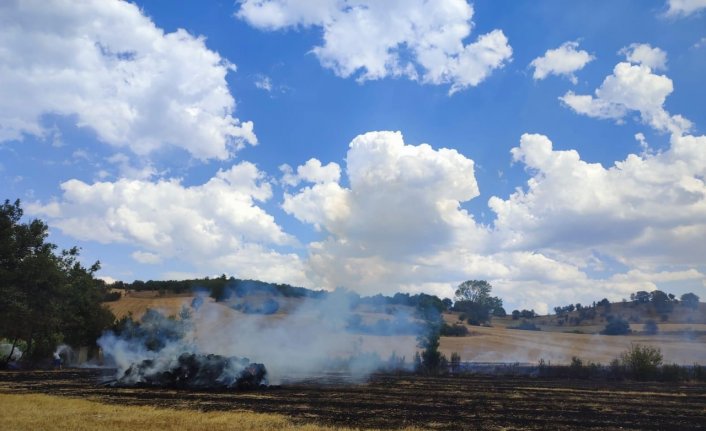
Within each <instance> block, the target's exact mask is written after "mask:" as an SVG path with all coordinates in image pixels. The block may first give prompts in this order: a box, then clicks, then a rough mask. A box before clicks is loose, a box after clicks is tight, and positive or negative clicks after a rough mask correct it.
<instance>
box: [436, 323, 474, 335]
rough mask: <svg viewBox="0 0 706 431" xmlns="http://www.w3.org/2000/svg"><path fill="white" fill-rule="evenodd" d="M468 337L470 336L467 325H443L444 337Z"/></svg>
mask: <svg viewBox="0 0 706 431" xmlns="http://www.w3.org/2000/svg"><path fill="white" fill-rule="evenodd" d="M466 335H468V328H466V325H449V324H448V323H444V324H443V325H441V336H442V337H464V336H466Z"/></svg>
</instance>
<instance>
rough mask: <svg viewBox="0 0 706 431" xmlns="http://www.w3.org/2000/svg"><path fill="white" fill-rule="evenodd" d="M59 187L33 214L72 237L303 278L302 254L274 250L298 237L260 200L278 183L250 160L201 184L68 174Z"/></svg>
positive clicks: (268, 275) (262, 274)
mask: <svg viewBox="0 0 706 431" xmlns="http://www.w3.org/2000/svg"><path fill="white" fill-rule="evenodd" d="M61 189H62V191H63V193H62V195H61V197H60V199H58V200H56V201H53V202H49V203H46V204H39V203H35V204H30V205H28V206H27V212H28V213H30V214H34V215H40V216H43V217H47V218H48V219H49V223H50V224H51V225H52V226H55V227H56V228H58V229H60V230H61V231H62V232H63V233H64V234H66V235H69V236H71V237H73V238H76V239H80V240H86V241H96V242H99V243H103V244H111V243H122V244H129V245H133V246H135V247H137V248H139V250H137V251H135V252H134V253H133V254H132V257H133V258H134V259H135V260H136V261H138V262H141V263H147V264H153V263H158V262H160V261H168V260H171V261H172V262H187V263H189V264H192V265H195V266H196V267H198V268H199V269H200V270H201V271H209V273H210V272H213V273H216V272H223V271H229V272H231V273H233V274H236V275H238V276H240V277H254V278H261V279H268V280H271V281H279V282H290V283H304V282H305V278H304V276H303V269H302V266H301V262H299V259H298V257H297V256H296V255H295V254H282V253H279V252H276V251H275V250H274V249H273V247H276V246H283V245H289V244H294V243H295V242H296V241H295V239H294V238H293V237H291V236H290V235H288V234H286V233H285V232H284V231H283V230H282V228H281V227H280V226H279V225H278V224H277V223H276V222H275V220H274V218H273V217H272V216H271V215H270V214H268V213H267V212H265V211H264V210H263V209H262V208H260V207H259V206H258V205H257V202H265V201H267V200H269V199H270V198H271V197H272V188H271V185H270V183H269V182H268V181H267V180H266V178H265V175H264V174H263V173H262V172H261V171H259V170H258V169H257V168H256V167H255V165H253V164H252V163H249V162H241V163H239V164H237V165H234V166H232V167H231V168H230V169H227V170H220V171H218V173H217V174H216V175H215V176H214V177H213V178H211V179H210V180H208V181H207V182H206V183H204V184H201V185H195V186H184V185H183V184H181V182H180V181H179V180H178V179H163V180H159V181H156V182H150V181H147V180H129V179H120V180H117V181H115V182H96V183H94V184H86V183H84V182H82V181H79V180H69V181H66V182H64V183H63V184H62V185H61Z"/></svg>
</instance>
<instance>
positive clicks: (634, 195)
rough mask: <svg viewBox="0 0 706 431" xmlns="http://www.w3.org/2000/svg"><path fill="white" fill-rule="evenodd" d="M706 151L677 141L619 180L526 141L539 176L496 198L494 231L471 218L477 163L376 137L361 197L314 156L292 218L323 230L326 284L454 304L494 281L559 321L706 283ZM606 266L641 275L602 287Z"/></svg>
mask: <svg viewBox="0 0 706 431" xmlns="http://www.w3.org/2000/svg"><path fill="white" fill-rule="evenodd" d="M705 147H706V138H705V137H693V136H684V137H680V136H676V135H675V136H674V137H673V141H672V148H671V149H670V150H669V151H666V152H664V153H660V154H657V155H643V156H637V155H630V156H628V157H627V158H626V160H624V161H622V162H617V163H616V165H615V166H613V167H611V168H607V169H606V168H604V167H603V166H601V165H600V164H591V163H587V162H585V161H582V160H581V158H580V156H579V154H578V153H577V152H576V151H556V150H554V149H553V148H552V143H551V141H550V140H549V139H548V138H547V137H546V136H543V135H531V134H525V135H523V136H522V138H521V140H520V145H519V146H518V147H516V148H514V149H513V150H512V157H513V160H514V161H515V162H519V163H522V164H524V165H525V166H526V168H527V169H528V171H529V172H530V173H531V174H532V177H531V178H530V179H529V181H528V182H527V188H526V189H525V190H523V189H518V190H517V191H516V192H515V193H513V194H512V195H511V196H510V197H508V198H507V199H501V198H499V197H492V198H491V199H490V201H489V206H490V208H491V209H492V210H493V211H494V212H495V213H496V215H497V218H496V220H495V222H494V224H493V225H491V226H483V225H479V224H477V223H476V222H475V221H474V219H473V217H472V216H471V215H470V214H469V213H467V212H466V211H465V210H463V209H462V208H461V204H462V203H463V202H466V201H468V200H470V199H473V198H475V197H477V196H478V186H477V183H476V180H475V177H474V173H473V167H474V164H473V161H472V160H470V159H468V158H466V157H464V156H463V155H461V154H459V153H458V152H456V151H455V150H449V149H443V148H442V149H439V150H435V149H433V148H431V147H430V146H428V145H426V144H423V145H419V146H413V145H408V144H405V143H404V141H403V139H402V135H401V134H400V133H395V132H370V133H366V134H364V135H360V136H358V137H356V138H355V139H354V140H353V141H352V142H351V144H350V148H349V151H348V154H347V157H346V161H347V165H346V169H345V172H346V175H347V177H348V183H349V185H348V187H344V186H343V185H342V181H341V179H340V167H339V166H338V165H337V164H335V163H329V164H327V165H322V164H321V163H320V162H319V161H318V160H315V159H312V160H310V161H308V162H307V163H306V164H304V165H302V166H300V167H299V168H298V169H297V174H294V173H293V172H291V170H289V171H288V172H287V173H286V174H285V177H287V176H288V181H289V184H292V185H296V184H299V182H300V181H305V185H303V186H300V187H299V188H298V189H297V190H296V191H294V192H292V193H287V194H286V195H285V199H284V202H283V208H284V209H285V211H287V212H288V213H290V214H292V215H294V216H295V217H296V218H298V219H299V220H301V221H302V222H305V223H309V224H312V225H314V226H315V227H316V228H317V229H319V230H320V231H321V232H323V233H324V239H323V240H322V241H319V242H315V243H312V244H310V245H309V257H308V261H307V265H308V271H309V272H308V275H309V277H310V278H311V279H312V280H314V281H315V283H316V284H319V285H322V286H325V287H335V286H347V287H352V288H355V289H357V290H359V291H362V292H365V293H375V292H379V291H383V292H393V291H396V290H398V289H400V288H402V289H405V290H412V291H422V290H423V291H427V292H429V291H431V292H435V293H437V294H440V295H450V294H451V293H452V286H454V285H455V284H456V283H458V282H460V281H463V280H464V279H468V278H485V279H488V280H491V281H492V282H493V284H494V285H495V286H496V288H497V290H498V292H499V293H500V294H501V295H505V296H508V297H510V296H512V298H513V299H514V301H516V302H515V303H516V304H522V305H524V306H528V307H533V308H536V309H537V310H538V311H546V310H547V309H548V303H547V301H557V302H561V301H562V300H563V301H572V298H573V299H575V298H584V299H590V298H593V299H595V297H596V296H597V295H601V296H608V297H611V298H613V299H619V298H620V297H621V295H622V296H626V295H628V294H629V293H631V292H632V291H634V290H635V289H636V288H644V289H648V290H653V289H655V288H656V287H657V285H656V283H658V282H664V281H686V282H694V281H695V282H699V281H700V280H703V279H704V275H703V274H702V272H700V271H699V270H698V269H697V268H699V267H700V266H701V265H702V262H700V261H699V256H703V254H704V252H706V248H704V247H705V246H704V244H703V241H700V240H699V238H703V237H704V235H706V186H704V183H703V180H702V178H703V175H704V173H705V172H704V170H705V169H706V168H705V166H706V160H704V157H706V156H704V154H706V153H705V152H704V148H705ZM603 259H608V260H611V261H612V260H615V261H619V262H620V264H621V265H624V266H625V267H627V268H628V271H627V272H625V273H615V272H614V271H613V272H611V273H609V274H606V275H604V276H598V277H596V276H589V275H588V273H589V272H591V271H592V272H595V271H599V272H600V269H601V267H602V266H603V265H604V262H602V260H603Z"/></svg>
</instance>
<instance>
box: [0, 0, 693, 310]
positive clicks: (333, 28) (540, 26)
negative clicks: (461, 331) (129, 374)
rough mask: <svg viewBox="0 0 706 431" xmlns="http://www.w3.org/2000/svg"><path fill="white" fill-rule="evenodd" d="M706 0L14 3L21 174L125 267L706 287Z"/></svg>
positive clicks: (12, 147)
mask: <svg viewBox="0 0 706 431" xmlns="http://www.w3.org/2000/svg"><path fill="white" fill-rule="evenodd" d="M704 76H706V0H654V1H648V0H633V1H631V0H621V1H607V0H606V1H594V0H590V1H582V0H575V1H572V2H565V1H559V0H544V1H525V0H518V1H490V0H488V1H475V2H472V3H471V2H466V1H464V0H435V1H431V0H430V1H424V0H404V1H403V0H389V1H374V0H242V1H237V2H233V1H221V2H218V1H213V2H201V1H195V0H194V1H182V2H163V1H149V0H145V1H137V2H126V1H117V0H116V1H103V0H83V1H69V0H63V1H62V0H46V1H45V0H42V1H40V0H35V1H32V0H26V1H22V0H9V1H3V2H1V3H0V189H1V190H2V193H1V196H0V197H2V198H3V199H10V200H15V199H20V200H21V202H22V205H23V208H24V210H25V216H26V219H28V220H29V219H31V218H40V219H42V220H44V221H46V222H47V223H48V225H49V226H50V237H49V240H50V241H52V242H54V243H56V244H58V246H59V247H61V248H69V247H71V246H74V245H77V246H79V247H80V248H81V251H82V260H83V261H84V262H85V263H87V264H90V263H92V262H94V261H96V260H100V262H101V264H102V269H101V270H100V272H99V275H100V276H101V277H103V278H104V279H106V280H109V281H110V280H123V281H132V280H136V279H139V280H148V279H183V278H189V277H203V276H214V275H220V274H226V275H228V276H234V277H237V278H252V279H259V280H264V281H271V282H283V283H290V284H293V285H299V286H306V287H310V288H316V289H319V288H323V289H334V288H337V287H344V288H347V289H351V290H354V291H356V292H359V293H360V294H363V295H369V294H376V293H384V294H392V293H394V292H398V291H402V292H410V293H418V292H426V293H431V294H436V295H439V296H441V297H453V293H454V290H455V287H456V286H457V285H458V284H459V283H461V282H462V281H464V280H469V279H484V280H488V281H490V283H491V284H492V285H493V293H494V294H496V295H498V296H500V297H501V298H503V300H504V302H505V305H506V308H508V309H514V308H528V309H529V308H532V309H535V310H536V311H538V312H541V313H544V312H547V311H548V310H551V309H552V308H553V307H554V306H557V305H565V304H568V303H576V302H583V303H590V302H592V301H595V300H599V299H601V298H603V297H607V298H609V299H611V300H620V299H621V298H627V297H629V295H630V293H632V292H635V291H637V290H647V291H652V290H655V289H661V290H664V291H667V292H672V293H675V294H677V295H680V294H683V293H686V292H694V293H696V294H697V295H700V296H701V297H702V298H704V297H706V261H705V260H704V256H706V184H705V178H706V132H705V131H704V130H706V110H705V109H704V100H706V85H704Z"/></svg>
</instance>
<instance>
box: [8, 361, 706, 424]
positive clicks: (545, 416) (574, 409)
mask: <svg viewBox="0 0 706 431" xmlns="http://www.w3.org/2000/svg"><path fill="white" fill-rule="evenodd" d="M105 378H106V372H105V371H103V370H95V369H94V370H90V369H68V370H62V371H14V372H0V392H2V393H14V394H21V393H45V394H51V395H61V396H69V397H81V398H89V399H92V400H96V401H100V402H104V403H116V404H121V405H152V406H159V407H168V408H178V409H192V410H201V411H212V410H250V411H255V412H262V413H280V414H284V415H287V416H290V417H291V418H292V419H293V420H294V421H296V422H301V423H306V422H316V423H322V424H329V425H337V426H350V427H361V428H383V429H390V428H400V427H404V426H419V427H421V428H424V429H444V430H446V429H448V430H458V429H469V430H470V429H537V430H539V429H541V430H548V429H593V430H596V429H600V430H607V429H610V430H612V429H640V430H668V429H674V430H690V429H706V420H705V418H706V384H704V383H698V384H690V383H682V384H665V383H650V382H644V383H643V382H605V381H603V382H597V381H586V380H571V381H567V380H548V379H537V378H522V377H499V376H498V377H495V376H483V377H481V376H456V377H420V376H394V375H378V376H374V377H373V378H371V380H370V381H369V382H367V383H363V384H341V383H340V382H337V381H335V380H334V381H331V380H308V381H304V382H299V383H292V384H286V385H282V386H278V387H272V388H268V389H264V390H260V391H253V392H188V391H176V390H166V389H116V388H111V387H106V386H102V385H99V384H98V383H99V382H100V381H101V380H102V379H105Z"/></svg>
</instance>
